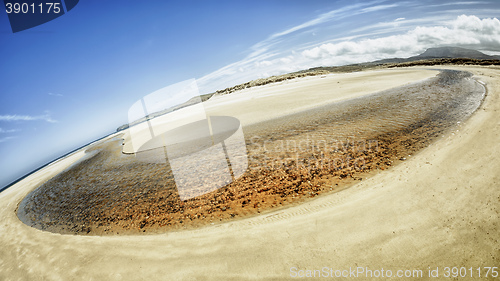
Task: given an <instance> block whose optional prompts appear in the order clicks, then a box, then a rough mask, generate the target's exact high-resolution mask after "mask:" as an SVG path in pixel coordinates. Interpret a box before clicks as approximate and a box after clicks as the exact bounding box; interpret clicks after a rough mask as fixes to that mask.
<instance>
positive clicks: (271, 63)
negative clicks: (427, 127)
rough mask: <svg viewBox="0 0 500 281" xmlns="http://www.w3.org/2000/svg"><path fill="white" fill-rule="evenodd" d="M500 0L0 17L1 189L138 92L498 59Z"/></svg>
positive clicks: (204, 6) (92, 9) (151, 5)
mask: <svg viewBox="0 0 500 281" xmlns="http://www.w3.org/2000/svg"><path fill="white" fill-rule="evenodd" d="M498 15H500V1H497V0H484V1H428V0H419V1H414V0H409V1H391V0H374V1H352V0H350V1H332V0H329V1H326V0H321V1H320V0H312V1H298V0H287V1H273V0H270V1H269V0H267V1H160V0H151V1H132V0H116V1H115V0H107V1H98V0H86V1H80V2H79V4H78V5H77V6H76V7H75V8H73V9H72V10H71V11H69V12H67V13H66V14H65V15H63V16H61V17H58V18H56V19H55V20H52V21H50V22H47V23H45V24H42V25H39V26H37V27H34V28H31V29H28V30H25V31H21V32H17V33H13V32H12V30H11V27H10V24H9V20H8V17H7V13H6V12H4V11H2V12H0V52H1V53H2V54H3V55H2V59H1V62H0V74H1V75H0V79H1V81H0V99H1V100H0V101H1V102H0V155H1V156H2V158H1V161H0V171H1V172H0V189H1V188H2V187H4V186H7V185H8V184H9V183H11V182H13V181H15V180H16V179H18V178H19V177H22V176H23V175H25V174H27V173H29V172H30V171H32V170H34V169H36V168H38V167H40V166H42V165H44V164H46V163H48V162H50V161H52V160H54V159H56V158H58V157H60V156H62V155H64V154H66V153H67V152H69V151H71V150H74V149H76V148H78V147H80V146H82V145H84V144H86V143H89V142H91V141H93V140H96V139H98V138H100V137H103V136H105V135H107V134H110V133H112V132H114V131H115V130H116V128H117V127H118V126H120V125H122V124H125V123H127V122H128V117H127V116H128V115H127V114H128V110H129V108H130V107H131V106H132V105H133V104H134V103H135V102H136V101H138V100H140V99H141V98H142V97H144V96H146V95H148V94H150V93H152V92H155V91H157V90H158V89H161V88H164V87H167V86H168V85H172V84H175V83H179V82H182V81H186V80H188V79H195V81H196V82H197V85H198V89H199V92H200V94H205V93H210V92H213V91H215V90H218V89H224V88H226V87H230V86H234V85H236V84H239V83H244V82H247V81H249V80H252V79H256V78H263V77H268V76H271V75H278V74H283V73H288V72H292V71H297V70H302V69H307V68H310V67H317V66H335V65H344V64H350V63H358V62H366V61H373V60H377V59H384V58H392V57H409V56H414V55H418V54H420V53H422V52H423V51H425V49H427V48H429V47H439V46H459V47H466V48H472V49H477V50H480V51H483V52H484V53H487V54H500V21H499V19H498V18H499V16H498Z"/></svg>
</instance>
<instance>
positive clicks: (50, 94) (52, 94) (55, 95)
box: [49, 93, 63, 97]
mask: <svg viewBox="0 0 500 281" xmlns="http://www.w3.org/2000/svg"><path fill="white" fill-rule="evenodd" d="M49 96H54V97H63V95H62V94H54V93H49Z"/></svg>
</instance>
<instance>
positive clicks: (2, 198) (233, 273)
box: [0, 67, 500, 280]
mask: <svg viewBox="0 0 500 281" xmlns="http://www.w3.org/2000/svg"><path fill="white" fill-rule="evenodd" d="M456 68H458V69H465V68H460V67H456ZM466 69H467V70H469V71H472V72H474V73H475V75H477V76H479V78H480V79H481V80H483V81H485V82H486V83H487V84H488V85H489V87H488V90H489V92H488V96H487V98H486V101H485V103H484V104H483V105H482V107H481V109H480V110H479V111H478V112H477V113H475V114H474V115H473V116H472V118H471V119H469V120H468V121H467V122H466V123H465V124H463V125H461V126H460V127H459V128H458V129H457V130H458V131H456V132H453V133H446V134H445V137H442V138H440V139H439V140H438V141H436V142H434V143H433V144H431V145H430V146H429V147H427V148H425V149H424V150H422V151H421V152H420V153H418V154H416V155H415V156H414V157H411V158H409V159H407V160H406V161H404V162H403V163H401V164H400V165H397V166H395V167H393V168H391V169H390V170H389V171H385V172H383V173H378V174H377V175H375V176H373V177H370V178H368V179H366V180H363V181H362V182H360V183H357V184H356V185H354V186H353V187H351V188H350V189H347V190H345V191H343V192H339V193H333V194H328V195H325V196H320V197H318V198H315V200H310V201H308V202H305V203H303V204H300V205H297V206H294V207H290V208H286V209H282V210H279V211H276V212H272V213H270V214H267V215H261V216H255V217H251V218H248V219H244V220H238V221H234V222H229V223H224V224H220V225H217V226H212V227H204V228H200V229H198V230H191V231H181V232H170V233H168V234H167V235H152V236H114V237H107V238H106V237H91V236H71V235H59V234H53V233H50V232H46V231H39V230H36V229H34V228H30V227H28V226H26V225H24V224H22V223H20V222H19V221H18V220H17V218H16V216H15V212H14V211H15V207H16V204H17V202H19V201H20V200H21V199H22V198H23V197H24V196H25V195H26V194H27V193H28V192H29V191H30V190H32V189H33V188H35V187H36V186H38V185H39V184H40V183H41V182H43V181H44V180H46V179H48V178H50V177H51V176H52V175H54V174H55V173H56V169H64V168H65V167H66V165H65V164H64V163H59V164H56V165H51V166H50V167H48V168H49V169H44V170H43V171H40V172H39V173H37V174H36V175H32V176H30V177H28V178H27V179H25V180H23V181H22V182H20V183H18V184H16V185H15V186H13V187H11V188H10V189H9V190H6V191H4V192H2V193H1V194H0V202H1V203H2V205H3V208H2V209H1V212H2V217H3V218H5V219H4V220H2V224H1V225H0V227H1V229H2V232H1V234H0V235H1V237H0V239H1V240H2V242H3V247H2V249H1V251H2V253H1V257H2V259H1V265H2V266H1V268H0V276H3V277H6V276H8V277H11V278H25V279H28V278H31V279H34V278H38V277H41V276H42V277H43V278H45V279H68V278H70V276H79V278H84V279H85V278H86V279H89V278H94V279H95V278H98V279H103V278H106V279H112V280H119V279H122V278H125V279H134V278H155V277H156V278H157V277H159V276H161V277H166V278H167V277H168V278H169V279H181V278H183V276H184V277H185V276H189V277H193V278H196V277H199V278H202V277H205V278H207V279H213V280H220V279H234V278H237V279H248V278H257V277H258V278H266V279H286V278H287V277H289V272H290V271H289V270H290V267H292V266H295V267H299V268H311V269H314V268H315V267H317V266H318V265H319V266H324V265H326V266H332V267H337V268H348V267H349V266H356V265H362V266H369V267H372V268H380V267H385V268H387V267H391V268H392V269H397V268H419V267H420V268H423V269H426V268H427V267H428V266H450V264H453V265H457V266H459V265H464V266H480V265H484V266H494V265H490V264H494V263H495V260H497V259H498V253H499V252H500V251H499V249H498V234H496V233H498V221H499V220H498V214H499V213H498V212H499V208H498V198H500V197H499V196H500V195H499V193H498V189H497V188H496V186H497V184H498V171H499V170H500V169H499V168H500V167H499V164H498V162H497V161H495V155H498V153H499V152H500V151H499V150H500V147H499V145H498V139H499V127H498V125H499V124H498V120H499V116H498V112H499V111H498V109H499V108H498V107H499V105H498V104H499V103H498V95H499V93H498V91H497V89H498V87H499V85H498V81H499V80H498V79H499V75H500V72H499V71H498V70H495V69H491V68H472V67H470V68H466ZM58 166H59V168H58ZM48 172H50V173H52V175H49V174H47V173H48ZM6 257H9V258H6ZM424 279H425V278H424Z"/></svg>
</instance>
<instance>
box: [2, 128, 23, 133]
mask: <svg viewBox="0 0 500 281" xmlns="http://www.w3.org/2000/svg"><path fill="white" fill-rule="evenodd" d="M19 131H20V130H19V129H11V130H4V129H3V128H0V133H1V134H8V133H15V132H19Z"/></svg>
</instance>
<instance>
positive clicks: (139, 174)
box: [18, 72, 483, 235]
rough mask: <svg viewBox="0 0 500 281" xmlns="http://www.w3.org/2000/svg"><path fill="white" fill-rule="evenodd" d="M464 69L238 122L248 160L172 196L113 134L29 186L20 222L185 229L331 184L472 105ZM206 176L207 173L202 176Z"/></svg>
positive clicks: (389, 160)
mask: <svg viewBox="0 0 500 281" xmlns="http://www.w3.org/2000/svg"><path fill="white" fill-rule="evenodd" d="M468 77H469V75H468V74H466V73H458V72H446V73H444V74H441V75H440V77H439V78H435V79H431V80H429V81H426V82H420V83H416V84H413V85H410V86H405V87H400V88H396V89H392V90H388V91H384V92H381V93H377V94H374V95H371V96H367V97H363V98H357V99H352V100H348V101H344V102H340V103H338V104H336V105H334V106H328V107H323V108H317V109H315V110H310V111H305V112H300V113H296V114H293V115H290V116H286V117H282V118H280V119H276V120H270V121H265V122H262V123H259V124H256V125H251V126H248V127H245V128H244V132H245V136H246V142H247V150H248V157H249V168H248V170H247V172H246V173H245V174H244V175H243V176H242V177H240V178H239V179H237V180H236V181H234V182H233V183H231V184H229V185H227V186H225V187H224V188H221V189H218V190H216V191H213V192H210V193H207V194H204V195H202V196H198V197H196V198H192V199H189V200H186V201H181V200H180V199H179V195H178V193H177V191H176V186H175V183H174V178H173V175H172V172H171V170H170V168H169V166H168V164H152V163H144V162H138V161H136V159H135V157H134V156H133V155H125V154H122V153H121V147H122V145H121V139H120V138H115V139H111V140H109V141H107V142H104V143H101V144H98V145H95V146H93V147H91V148H89V149H88V150H87V155H88V156H87V157H86V158H85V159H84V160H82V161H79V162H78V163H76V164H74V165H73V166H72V167H70V168H68V169H66V170H65V171H64V172H63V173H60V174H59V175H57V176H56V177H54V178H52V179H50V180H49V181H48V182H46V183H45V184H43V185H42V186H41V187H40V188H38V189H36V190H35V191H33V192H32V193H30V194H29V195H28V196H27V197H26V198H25V199H24V200H23V202H22V204H21V205H20V207H19V211H18V215H19V217H20V218H21V220H22V221H24V222H25V223H27V224H29V225H31V226H33V227H36V228H39V229H42V230H47V231H51V232H59V233H75V234H89V235H104V234H134V233H146V234H147V233H158V232H165V231H169V230H175V229H177V230H178V229H184V228H193V227H199V226H203V225H207V224H215V223H221V222H225V221H227V220H234V219H237V218H243V217H248V216H252V215H255V214H258V213H262V212H268V211H270V210H276V209H277V208H284V207H288V206H292V205H294V204H297V203H301V202H304V201H305V200H309V199H310V198H313V197H316V196H320V195H322V194H325V193H331V192H337V191H339V190H342V189H344V188H346V187H349V186H350V185H351V184H353V183H355V182H357V181H360V180H362V179H363V178H366V177H368V176H371V175H373V174H374V173H376V172H378V171H381V170H385V169H388V168H389V167H391V166H393V165H394V164H396V163H398V162H401V161H405V160H406V159H407V158H408V157H411V155H414V154H415V153H416V152H417V151H419V150H420V149H422V148H424V147H426V146H427V145H428V144H429V143H431V142H432V141H433V140H435V139H436V138H437V137H438V136H440V135H442V134H443V132H445V131H446V130H449V129H450V128H453V126H455V125H456V124H457V122H460V121H463V120H465V119H466V118H467V117H468V116H469V115H470V114H471V113H472V112H473V111H474V110H475V109H476V108H477V107H478V106H479V104H480V101H481V99H482V97H483V92H482V87H480V86H479V85H478V84H477V83H476V82H474V81H473V80H469V79H468ZM206 180H210V179H206Z"/></svg>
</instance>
